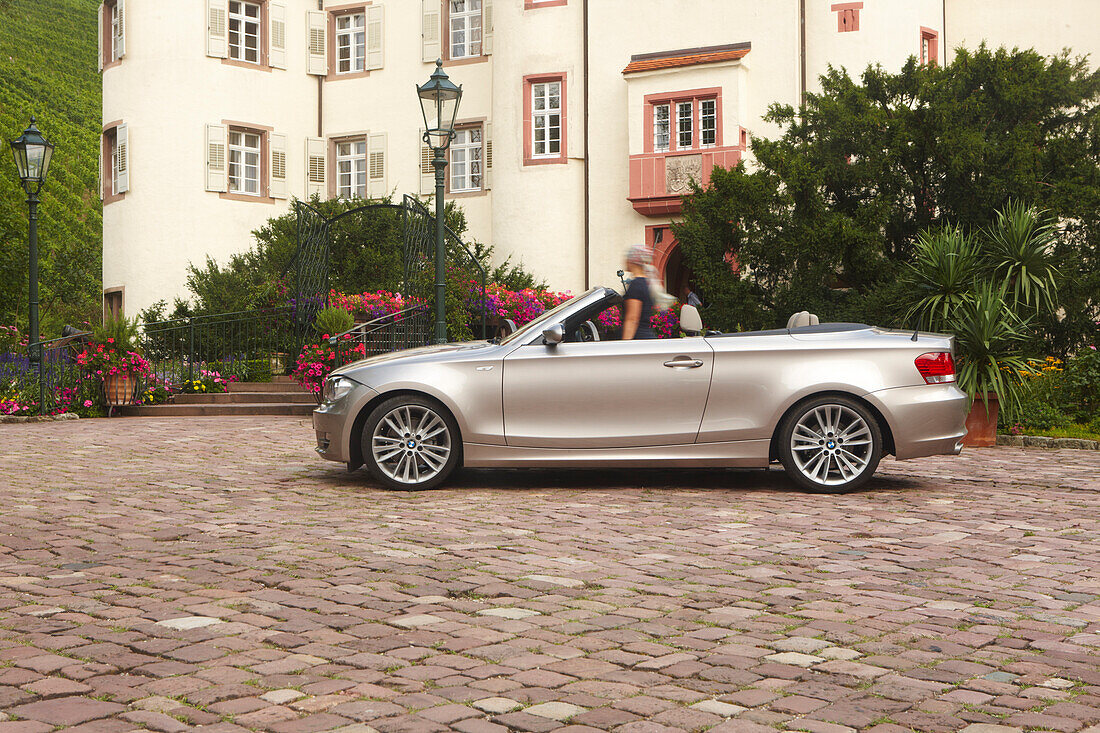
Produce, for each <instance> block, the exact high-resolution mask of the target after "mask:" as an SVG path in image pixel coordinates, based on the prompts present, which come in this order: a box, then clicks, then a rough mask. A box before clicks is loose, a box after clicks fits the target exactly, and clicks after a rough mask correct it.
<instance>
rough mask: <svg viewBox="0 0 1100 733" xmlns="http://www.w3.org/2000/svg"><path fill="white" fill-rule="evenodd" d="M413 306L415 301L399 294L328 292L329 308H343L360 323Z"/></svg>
mask: <svg viewBox="0 0 1100 733" xmlns="http://www.w3.org/2000/svg"><path fill="white" fill-rule="evenodd" d="M415 304H416V301H415V300H411V299H410V300H409V301H406V300H405V298H403V297H402V296H401V293H391V292H389V291H388V290H378V291H376V292H373V293H351V294H348V293H338V292H336V291H335V290H333V291H330V292H329V307H330V308H343V309H344V310H346V311H347V312H348V313H351V314H352V315H353V316H355V317H356V318H357V319H358V320H360V321H373V320H374V319H375V318H381V317H382V316H388V315H390V314H392V313H397V312H398V311H402V310H404V309H405V308H408V307H410V306H412V305H415Z"/></svg>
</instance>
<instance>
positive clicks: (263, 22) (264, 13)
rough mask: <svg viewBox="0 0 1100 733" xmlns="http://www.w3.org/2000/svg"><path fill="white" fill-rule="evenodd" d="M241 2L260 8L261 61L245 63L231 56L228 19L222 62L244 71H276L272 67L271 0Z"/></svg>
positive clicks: (246, 0)
mask: <svg viewBox="0 0 1100 733" xmlns="http://www.w3.org/2000/svg"><path fill="white" fill-rule="evenodd" d="M240 1H241V2H247V3H251V4H252V5H259V6H260V27H259V34H260V36H259V41H258V42H259V51H260V59H259V61H245V60H243V59H235V58H231V57H230V56H229V31H228V28H229V25H228V23H229V19H228V18H227V19H226V35H225V54H226V56H225V58H224V59H222V60H221V62H222V63H223V64H225V65H226V66H239V67H240V68H242V69H253V70H257V71H268V72H270V71H274V68H273V67H272V66H271V39H270V38H269V36H270V35H271V10H270V8H269V7H268V2H269V0H240Z"/></svg>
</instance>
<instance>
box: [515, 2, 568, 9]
mask: <svg viewBox="0 0 1100 733" xmlns="http://www.w3.org/2000/svg"><path fill="white" fill-rule="evenodd" d="M568 3H569V0H523V9H524V10H538V9H539V8H556V7H559V6H561V5H567V4H568Z"/></svg>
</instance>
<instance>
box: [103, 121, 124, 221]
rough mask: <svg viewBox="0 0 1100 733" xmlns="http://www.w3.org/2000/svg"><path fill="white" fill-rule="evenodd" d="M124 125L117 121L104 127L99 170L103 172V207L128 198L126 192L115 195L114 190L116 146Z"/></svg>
mask: <svg viewBox="0 0 1100 733" xmlns="http://www.w3.org/2000/svg"><path fill="white" fill-rule="evenodd" d="M120 125H122V120H115V121H114V122H108V123H107V124H106V125H104V126H103V134H102V137H100V146H99V155H100V159H99V166H100V167H99V170H100V171H102V175H103V180H102V181H100V186H101V188H100V194H101V196H102V198H103V205H104V206H107V205H109V204H113V203H115V202H116V201H122V200H123V199H124V198H126V192H125V191H123V192H122V193H115V189H114V152H115V145H116V144H117V141H118V138H117V137H116V135H117V134H118V128H119V126H120Z"/></svg>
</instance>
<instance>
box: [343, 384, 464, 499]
mask: <svg viewBox="0 0 1100 733" xmlns="http://www.w3.org/2000/svg"><path fill="white" fill-rule="evenodd" d="M360 441H361V442H360V445H361V446H362V451H363V463H364V465H366V467H367V470H368V471H369V472H370V474H371V476H372V477H373V478H374V479H375V480H376V481H378V483H380V484H382V485H383V486H384V487H386V488H388V489H395V490H398V491H423V490H425V489H432V488H435V487H436V486H439V485H440V484H441V483H443V482H444V481H446V480H447V478H448V477H449V476H450V475H451V473H452V472H453V471H454V469H455V466H457V465H458V464H459V462H460V459H461V455H462V440H461V438H460V436H459V432H458V423H456V422H455V419H454V417H452V416H451V413H450V412H449V411H448V410H447V409H446V408H444V407H443V406H442V405H441V404H439V403H438V402H436V401H435V400H432V399H429V398H427V397H421V396H419V395H398V396H397V397H391V398H390V399H388V400H385V401H383V402H382V403H380V404H379V405H378V406H377V407H375V408H374V409H373V410H371V412H370V415H368V416H367V419H366V422H364V423H363V432H362V435H361V438H360Z"/></svg>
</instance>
